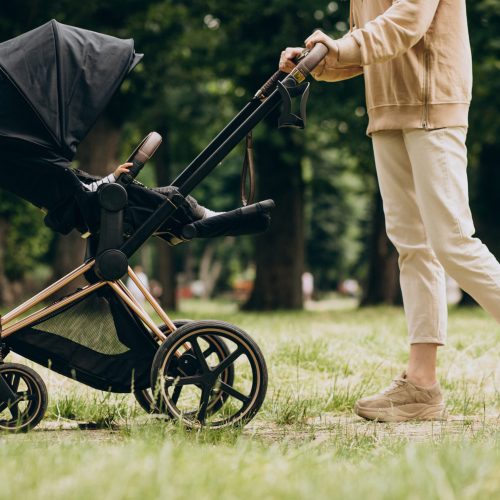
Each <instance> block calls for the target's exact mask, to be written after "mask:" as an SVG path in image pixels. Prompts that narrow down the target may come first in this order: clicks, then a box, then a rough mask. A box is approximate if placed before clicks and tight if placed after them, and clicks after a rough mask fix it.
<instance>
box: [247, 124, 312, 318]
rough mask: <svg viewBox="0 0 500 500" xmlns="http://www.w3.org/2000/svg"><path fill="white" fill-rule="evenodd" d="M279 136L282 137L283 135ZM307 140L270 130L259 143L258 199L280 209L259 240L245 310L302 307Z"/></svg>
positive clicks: (291, 134) (291, 132)
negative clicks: (272, 201) (304, 141)
mask: <svg viewBox="0 0 500 500" xmlns="http://www.w3.org/2000/svg"><path fill="white" fill-rule="evenodd" d="M278 134H279V135H278ZM302 157H303V143H302V137H300V136H299V135H298V134H297V132H296V131H292V130H280V131H279V133H277V132H274V131H273V132H270V133H267V134H266V135H265V136H264V138H263V139H262V140H261V141H259V143H258V144H257V145H256V163H257V165H258V166H259V198H260V199H262V200H264V199H266V198H272V199H274V200H275V202H276V208H275V209H274V211H273V213H272V224H271V227H270V229H269V230H268V231H267V232H266V233H264V234H262V235H259V236H258V237H257V238H256V251H255V261H256V277H255V282H254V287H253V290H252V293H251V295H250V298H249V300H248V301H247V302H246V304H244V305H243V309H246V310H273V309H302V307H303V297H302V273H303V271H304V185H303V180H302V169H301V159H302Z"/></svg>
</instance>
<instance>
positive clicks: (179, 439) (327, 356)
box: [0, 299, 500, 500]
mask: <svg viewBox="0 0 500 500" xmlns="http://www.w3.org/2000/svg"><path fill="white" fill-rule="evenodd" d="M174 316H175V317H177V318H191V319H205V318H212V319H219V320H223V321H228V322H230V323H234V324H236V325H238V326H239V327H241V328H243V329H244V330H246V331H247V332H249V333H250V334H251V335H252V336H253V337H254V338H255V339H256V340H257V342H258V344H259V345H260V346H261V348H262V351H263V352H264V355H265V357H266V360H267V364H268V369H269V389H268V395H267V398H266V401H265V403H264V405H263V407H262V409H261V411H260V412H259V414H258V415H257V416H256V418H255V419H254V420H253V421H252V423H251V424H250V425H248V426H247V427H246V428H245V429H232V430H231V429H228V430H224V431H204V430H202V431H190V430H187V429H185V428H184V427H182V426H181V425H179V424H177V423H175V422H171V421H166V420H165V419H164V418H160V417H155V416H149V415H146V414H145V413H144V412H143V411H142V410H141V409H140V407H139V406H138V405H137V403H135V401H134V398H133V396H131V395H109V394H104V393H101V392H99V391H94V390H91V389H88V388H86V387H84V386H82V385H81V384H76V383H74V382H72V381H67V380H66V379H63V378H62V377H59V376H57V375H54V374H53V373H50V372H48V371H47V370H44V369H39V371H40V373H41V374H42V376H43V377H44V379H45V380H46V382H47V384H48V386H49V396H50V399H49V409H48V412H47V417H46V419H45V422H44V423H42V425H41V428H40V429H41V430H35V431H32V432H31V433H29V434H27V435H9V436H5V435H4V436H0V459H2V464H3V465H2V468H1V469H0V481H1V484H2V485H3V487H2V489H1V490H0V498H3V497H7V496H9V497H13V496H16V495H19V492H22V494H23V496H25V497H26V498H54V499H73V498H75V499H80V498H81V499H87V498H92V497H96V498H106V499H108V498H109V499H128V498H130V499H132V498H133V499H135V498H139V497H140V498H144V499H149V498H159V497H168V498H174V499H176V498H183V499H184V498H190V497H192V498H207V499H212V498H213V499H220V498H258V497H262V498H265V499H267V498H273V499H274V498H278V499H280V498H286V499H288V498H291V499H295V498H297V499H299V498H301V499H302V498H315V499H316V498H320V499H321V498H342V499H344V498H346V499H350V498H352V499H358V498H370V499H401V498H412V499H420V498H425V499H427V498H429V499H434V498H436V499H438V498H439V499H441V498H449V499H455V498H464V499H465V498H467V499H469V498H470V499H481V500H482V499H490V498H491V499H494V498H499V497H500V475H499V474H498V471H499V470H500V446H499V445H500V392H499V390H500V362H499V361H500V328H499V327H498V325H496V324H495V323H494V321H493V320H491V319H490V318H488V316H487V315H486V314H484V313H483V312H481V311H479V310H476V309H471V310H468V309H467V310H452V311H451V313H450V329H449V330H450V334H449V345H448V346H447V347H446V348H443V349H441V350H440V356H439V365H440V367H439V374H440V379H441V382H442V385H443V388H444V390H445V393H446V397H447V404H448V410H449V412H450V414H451V418H450V420H449V421H448V422H444V423H412V424H399V425H397V424H392V425H391V424H376V423H369V422H364V421H362V420H361V419H359V418H357V417H355V416H354V415H353V414H352V407H353V405H354V403H355V401H356V400H357V399H358V398H360V397H362V396H365V395H369V394H372V393H374V392H376V391H378V390H379V389H380V388H382V387H384V386H386V385H387V384H388V383H389V381H390V380H391V379H392V378H393V377H394V376H395V375H397V374H399V373H400V372H401V371H402V370H403V369H404V367H405V362H406V356H407V349H408V345H407V339H406V327H405V321H404V315H403V312H402V310H400V309H398V308H388V307H381V308H371V309H366V310H357V309H355V308H353V306H352V303H351V302H349V303H344V302H341V301H340V302H339V301H338V300H337V299H335V302H334V303H332V304H331V308H329V307H326V304H322V305H319V306H315V307H313V308H312V309H311V310H308V311H305V312H296V313H290V312H275V313H245V314H243V313H239V312H238V311H237V310H236V308H235V307H234V304H231V303H229V302H222V303H218V302H215V303H207V302H201V301H189V302H186V303H183V304H182V310H181V311H180V312H178V313H176V314H175V315H174ZM74 422H80V423H81V422H90V423H93V424H95V425H94V427H97V428H100V430H95V431H89V430H81V429H80V430H79V429H78V428H77V425H76V424H74ZM68 425H70V427H71V426H72V428H73V427H74V428H75V429H74V430H48V429H52V428H53V427H55V428H56V429H57V428H59V427H62V428H63V429H64V428H65V427H66V426H68ZM44 426H45V427H44ZM91 427H92V426H91ZM87 428H88V426H87ZM43 429H45V430H43ZM42 450H43V452H42ZM19 464H29V467H28V465H27V466H25V467H24V466H23V467H20V466H19Z"/></svg>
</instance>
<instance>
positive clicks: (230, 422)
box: [151, 320, 268, 428]
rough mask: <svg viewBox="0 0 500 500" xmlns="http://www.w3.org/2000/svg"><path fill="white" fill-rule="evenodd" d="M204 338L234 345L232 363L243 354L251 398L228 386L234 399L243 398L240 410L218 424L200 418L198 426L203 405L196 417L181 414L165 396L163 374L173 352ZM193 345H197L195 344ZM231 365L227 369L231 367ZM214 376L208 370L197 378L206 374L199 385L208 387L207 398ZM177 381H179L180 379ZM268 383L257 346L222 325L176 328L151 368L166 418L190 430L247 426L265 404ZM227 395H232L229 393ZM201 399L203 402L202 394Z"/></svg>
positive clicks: (204, 323)
mask: <svg viewBox="0 0 500 500" xmlns="http://www.w3.org/2000/svg"><path fill="white" fill-rule="evenodd" d="M203 335H216V336H217V337H219V338H221V339H222V340H224V339H227V340H228V341H230V342H232V343H234V344H235V345H237V348H236V349H235V350H234V351H233V352H232V354H233V353H236V351H239V352H240V354H238V353H236V357H235V359H234V361H236V359H238V358H239V357H241V356H242V354H245V356H246V358H247V360H248V362H249V364H250V366H251V370H252V383H251V386H252V387H251V390H250V394H247V395H246V394H242V393H241V392H238V391H236V390H234V387H232V386H231V389H233V390H232V391H231V392H233V393H234V392H236V393H238V394H237V396H235V397H237V399H240V398H241V397H243V398H242V399H240V401H242V402H243V406H242V407H241V408H240V409H239V410H237V411H236V413H235V414H234V415H231V416H230V417H225V418H223V419H222V420H219V421H212V422H205V417H202V421H201V422H200V421H199V420H198V419H197V418H196V416H197V415H199V414H200V413H201V412H202V410H201V408H202V404H200V407H199V410H198V411H199V413H198V412H196V416H195V417H194V418H193V413H194V412H189V413H184V414H183V413H182V412H181V411H180V410H179V409H178V408H177V407H176V406H175V404H174V402H173V401H172V400H171V399H170V398H169V396H168V389H167V392H165V377H164V375H163V374H164V373H165V371H167V373H168V369H169V363H171V362H172V360H173V359H174V358H175V352H176V351H177V350H178V349H179V347H181V346H183V345H184V344H186V343H191V344H192V345H193V340H195V339H196V337H202V336H203ZM190 339H191V340H190ZM195 343H196V344H197V342H195ZM177 359H179V358H177ZM234 361H232V363H234ZM232 363H231V365H230V366H233V365H232ZM223 369H224V368H221V370H223ZM214 372H217V367H215V368H214V369H208V370H207V371H206V372H205V373H204V374H201V375H197V376H196V378H197V379H200V378H203V377H205V375H207V373H208V375H207V376H206V378H203V381H202V382H201V383H202V384H205V383H206V384H207V386H206V392H207V394H210V393H211V390H212V389H213V387H215V384H217V383H218V382H217V381H213V380H212V379H213V378H214V377H213V373H214ZM222 373H223V371H222ZM170 378H172V377H170ZM187 378H189V377H187ZM187 378H186V379H185V382H187ZM180 380H181V381H182V377H181V378H180ZM267 380H268V375H267V367H266V362H265V359H264V356H263V355H262V352H261V350H260V349H259V347H258V345H257V344H256V343H255V341H254V340H253V339H252V338H251V337H250V336H249V335H248V334H247V333H246V332H244V331H243V330H241V329H240V328H238V327H236V326H234V325H231V324H229V323H225V322H223V321H208V320H205V321H193V322H190V323H188V324H186V325H184V326H183V327H181V328H179V329H178V330H176V331H175V332H174V333H172V334H171V335H169V336H168V337H167V339H166V340H165V342H163V344H162V345H161V346H160V348H159V349H158V352H157V353H156V355H155V357H154V360H153V365H152V367H151V386H152V387H159V390H160V395H159V396H161V398H162V403H161V404H162V406H164V407H165V409H166V412H167V414H168V415H169V416H170V417H171V418H173V419H176V420H180V421H182V422H183V424H184V425H186V426H187V427H191V428H199V427H204V426H206V427H211V428H222V427H229V426H237V425H244V424H246V423H247V422H248V421H250V420H251V419H252V418H253V417H254V416H255V414H256V413H257V412H258V411H259V409H260V407H261V406H262V403H263V402H264V399H265V397H266V391H267ZM180 385H183V384H180ZM190 385H198V382H190ZM224 390H228V391H229V390H230V388H227V389H224V388H222V392H224ZM227 394H229V395H231V394H230V393H229V392H228V393H227ZM201 399H203V391H202V396H201ZM207 400H208V397H207ZM205 413H206V415H209V413H208V410H205Z"/></svg>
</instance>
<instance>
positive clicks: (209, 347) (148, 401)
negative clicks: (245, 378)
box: [134, 319, 234, 414]
mask: <svg viewBox="0 0 500 500" xmlns="http://www.w3.org/2000/svg"><path fill="white" fill-rule="evenodd" d="M190 322H191V320H185V319H181V320H175V321H174V325H175V326H176V328H180V327H182V326H184V325H186V324H188V323H190ZM159 328H160V330H161V331H162V332H167V331H168V328H167V327H166V326H165V325H161V326H160V327H159ZM201 340H202V342H203V344H206V346H205V348H204V349H203V356H204V357H205V359H212V358H213V361H214V362H219V363H220V362H222V361H223V360H224V358H226V357H227V356H229V354H230V352H229V349H228V347H227V345H226V344H225V342H224V341H223V340H222V339H220V338H219V337H217V336H216V335H205V336H203V337H202V338H201ZM221 378H222V379H223V380H224V382H225V383H227V384H229V385H233V382H234V367H233V366H232V365H230V366H228V367H227V369H226V370H224V372H223V373H222V375H221ZM134 397H135V399H136V401H137V402H138V403H139V405H140V406H141V408H142V409H143V410H144V411H145V412H146V413H151V414H161V413H165V409H164V408H163V405H162V400H161V398H158V397H156V398H155V397H154V395H153V391H152V390H151V389H143V390H136V391H134ZM227 397H228V396H227V394H225V393H223V392H219V393H217V394H214V395H213V397H212V398H211V400H210V402H209V404H208V410H207V411H209V412H214V411H217V410H219V409H220V408H221V406H222V405H223V404H224V402H225V400H226V399H227Z"/></svg>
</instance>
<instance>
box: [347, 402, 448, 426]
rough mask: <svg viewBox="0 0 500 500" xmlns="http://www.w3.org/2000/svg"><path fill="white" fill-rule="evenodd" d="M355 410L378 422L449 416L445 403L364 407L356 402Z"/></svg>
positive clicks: (437, 418)
mask: <svg viewBox="0 0 500 500" xmlns="http://www.w3.org/2000/svg"><path fill="white" fill-rule="evenodd" d="M354 412H355V413H356V415H359V416H360V417H362V418H364V419H366V420H376V421H378V422H407V421H409V420H426V421H429V420H439V421H444V420H446V419H447V417H448V415H447V413H446V408H445V406H444V404H443V403H441V404H438V405H427V404H423V403H414V404H409V405H403V406H392V407H390V408H363V407H362V406H359V405H358V404H356V405H355V407H354Z"/></svg>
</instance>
